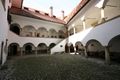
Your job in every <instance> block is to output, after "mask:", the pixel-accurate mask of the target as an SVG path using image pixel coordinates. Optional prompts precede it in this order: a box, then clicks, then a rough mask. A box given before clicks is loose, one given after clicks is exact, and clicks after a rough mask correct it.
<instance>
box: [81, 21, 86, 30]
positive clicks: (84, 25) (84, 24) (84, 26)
mask: <svg viewBox="0 0 120 80" xmlns="http://www.w3.org/2000/svg"><path fill="white" fill-rule="evenodd" d="M82 23H83V30H85V29H86V23H85V20H83V21H82Z"/></svg>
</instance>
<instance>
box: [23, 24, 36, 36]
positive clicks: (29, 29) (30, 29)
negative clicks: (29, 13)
mask: <svg viewBox="0 0 120 80" xmlns="http://www.w3.org/2000/svg"><path fill="white" fill-rule="evenodd" d="M21 36H25V37H36V29H35V27H34V26H32V25H26V26H24V27H23V28H22V31H21Z"/></svg>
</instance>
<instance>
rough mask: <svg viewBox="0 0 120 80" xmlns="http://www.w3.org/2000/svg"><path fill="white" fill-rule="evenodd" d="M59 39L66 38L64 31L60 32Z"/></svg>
mask: <svg viewBox="0 0 120 80" xmlns="http://www.w3.org/2000/svg"><path fill="white" fill-rule="evenodd" d="M58 35H59V38H65V33H64V31H62V30H59V31H58Z"/></svg>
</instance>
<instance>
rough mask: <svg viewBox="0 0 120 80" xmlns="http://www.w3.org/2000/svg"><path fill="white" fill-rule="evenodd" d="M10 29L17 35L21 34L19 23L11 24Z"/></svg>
mask: <svg viewBox="0 0 120 80" xmlns="http://www.w3.org/2000/svg"><path fill="white" fill-rule="evenodd" d="M10 30H11V31H12V32H14V33H15V34H17V35H20V26H19V24H11V25H10Z"/></svg>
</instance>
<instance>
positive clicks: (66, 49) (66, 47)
mask: <svg viewBox="0 0 120 80" xmlns="http://www.w3.org/2000/svg"><path fill="white" fill-rule="evenodd" d="M65 53H69V46H68V43H66V45H65Z"/></svg>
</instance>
